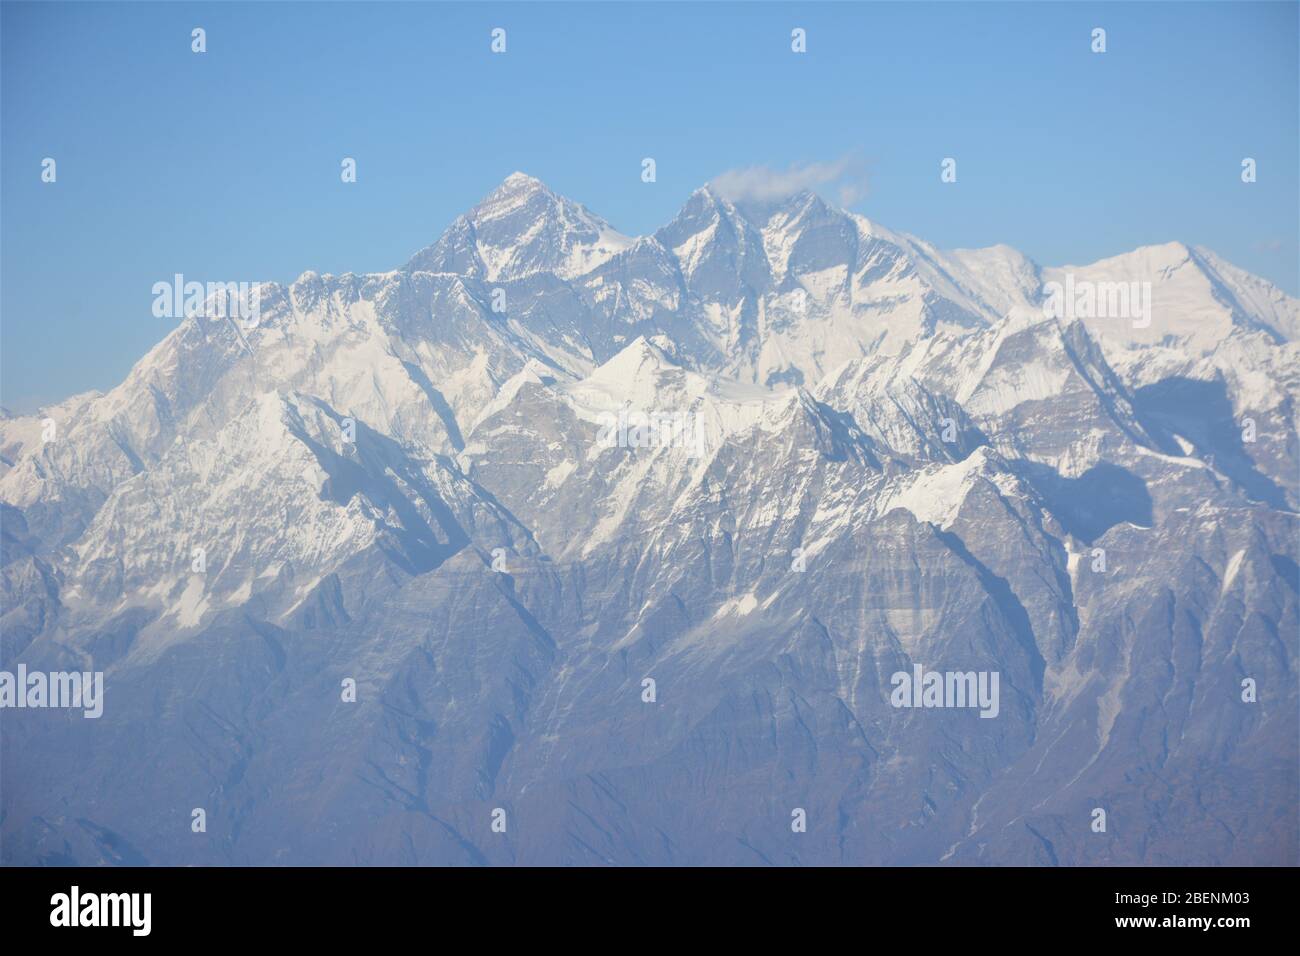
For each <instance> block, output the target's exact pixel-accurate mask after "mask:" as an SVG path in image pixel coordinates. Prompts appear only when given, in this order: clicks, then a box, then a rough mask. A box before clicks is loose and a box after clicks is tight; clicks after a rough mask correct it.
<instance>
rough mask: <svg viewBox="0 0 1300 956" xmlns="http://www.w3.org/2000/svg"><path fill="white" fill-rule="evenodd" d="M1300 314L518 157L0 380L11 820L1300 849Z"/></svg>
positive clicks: (433, 837) (365, 836) (82, 839)
mask: <svg viewBox="0 0 1300 956" xmlns="http://www.w3.org/2000/svg"><path fill="white" fill-rule="evenodd" d="M1053 296H1056V297H1057V299H1058V301H1057V302H1056V304H1055V305H1053V303H1052V301H1051V300H1052V297H1053ZM1062 302H1064V307H1059V306H1061V303H1062ZM1298 311H1300V304H1298V303H1297V300H1295V299H1293V298H1290V297H1288V296H1286V295H1284V294H1283V293H1281V292H1280V291H1279V290H1277V289H1276V288H1274V287H1272V286H1271V285H1269V284H1268V283H1266V282H1264V281H1263V280H1261V279H1258V278H1256V277H1253V276H1251V275H1249V274H1247V273H1245V272H1243V271H1242V270H1240V269H1237V268H1235V267H1233V266H1231V265H1229V264H1228V263H1225V262H1223V261H1222V260H1220V259H1219V258H1218V257H1216V256H1215V255H1214V254H1213V253H1211V252H1209V251H1208V250H1205V249H1189V248H1187V247H1184V246H1182V245H1179V244H1169V245H1165V246H1159V247H1150V248H1144V249H1139V250H1137V251H1135V252H1133V253H1129V254H1127V255H1124V256H1119V257H1116V258H1113V259H1108V260H1104V261H1103V262H1099V263H1095V264H1093V265H1089V266H1082V267H1068V266H1067V267H1063V268H1060V269H1045V268H1040V267H1039V266H1038V265H1036V264H1035V263H1033V262H1032V261H1030V260H1029V259H1027V258H1026V257H1024V256H1023V255H1021V254H1019V253H1017V252H1015V251H1014V250H1011V249H1007V248H1005V247H994V248H989V249H980V250H960V251H955V252H943V251H940V250H938V249H936V248H934V247H932V246H930V245H929V244H927V243H925V242H922V241H920V240H918V239H915V238H912V237H909V236H903V235H900V234H897V233H893V232H890V231H889V230H887V229H884V228H883V227H881V226H879V225H877V224H874V223H872V222H869V221H868V220H866V219H864V218H862V217H860V216H857V215H853V214H850V213H846V212H842V211H840V210H837V209H833V208H831V207H830V206H828V205H827V204H825V203H824V202H823V201H822V200H821V199H819V198H818V197H816V196H814V195H812V194H808V193H805V194H801V195H796V196H792V197H789V198H788V199H785V200H782V201H780V202H775V203H768V204H763V205H754V204H736V203H732V202H729V201H727V200H726V199H724V198H722V197H720V196H718V195H716V194H715V192H714V191H713V190H712V189H710V188H708V187H706V188H703V189H701V190H698V191H697V192H696V193H694V194H693V195H692V196H691V197H690V198H689V199H688V200H687V202H686V204H685V206H684V207H683V208H682V210H681V212H680V213H679V214H678V216H677V217H676V218H675V219H674V220H673V221H672V222H671V223H669V224H668V225H666V226H664V227H663V228H662V229H660V230H659V231H658V232H656V233H655V234H654V235H653V236H649V237H641V238H632V237H627V236H623V235H620V234H619V233H617V232H616V231H615V230H614V229H613V228H612V227H610V226H609V224H608V223H606V222H604V221H603V220H602V219H600V218H599V217H598V216H596V215H594V214H593V213H591V212H589V211H588V210H586V209H585V208H583V207H582V206H580V205H578V204H576V203H574V202H571V201H570V200H568V199H565V198H562V197H559V196H557V195H555V194H554V193H552V192H551V191H550V190H548V189H547V188H546V187H545V186H544V185H542V184H541V183H539V182H538V181H537V180H535V179H532V178H530V177H527V176H524V175H522V174H515V175H513V176H511V177H509V178H508V179H507V180H506V181H505V182H504V183H503V184H502V185H501V186H500V187H499V188H498V189H497V190H496V191H495V192H493V193H492V195H491V196H489V197H488V198H487V199H486V200H485V201H484V202H483V203H481V204H480V205H479V206H477V207H475V208H474V209H473V210H471V211H470V212H469V213H468V214H466V215H465V216H463V217H461V218H460V219H458V220H457V221H456V222H455V223H453V224H452V226H451V227H450V228H449V229H448V230H447V232H446V233H445V234H444V235H443V236H442V237H441V238H439V239H438V240H437V241H436V242H435V243H434V244H433V245H431V246H429V247H428V248H427V249H425V250H423V251H421V252H419V253H417V254H416V255H415V256H414V257H412V259H411V260H410V261H409V262H408V263H407V264H406V265H405V266H404V267H403V268H402V269H400V270H398V271H394V272H390V273H386V274H377V275H362V276H358V275H352V274H348V275H343V276H330V275H324V276H322V275H317V274H314V273H308V274H306V275H303V276H302V277H300V278H299V279H298V280H297V281H296V282H294V283H293V284H292V285H290V286H288V287H280V286H274V285H272V286H265V287H263V289H262V295H261V314H260V318H259V321H258V322H257V323H256V325H255V327H251V328H250V327H247V326H245V325H241V324H240V323H239V322H237V321H235V320H232V319H216V320H214V319H208V318H204V317H202V316H193V317H190V318H187V319H185V320H184V321H182V322H180V323H179V325H178V326H177V327H176V328H175V329H174V330H173V331H172V332H171V334H169V335H168V336H167V337H166V338H165V339H164V340H163V341H162V342H161V343H160V344H159V345H158V346H157V347H156V348H154V349H153V350H152V351H151V352H150V353H149V354H148V355H146V356H145V357H144V358H143V359H142V360H141V361H140V363H139V364H138V365H137V366H136V367H135V368H134V369H133V370H132V372H131V373H130V375H129V376H128V377H127V379H126V381H124V382H123V383H122V384H121V385H119V386H118V387H117V388H115V389H113V390H112V391H110V392H108V393H107V394H103V395H99V394H87V395H81V396H76V397H74V398H71V399H68V400H67V401H65V402H64V403H62V404H60V405H58V406H55V407H51V408H49V409H46V410H44V411H42V412H41V413H39V414H38V415H36V416H33V417H28V418H15V417H9V416H6V417H5V418H3V419H0V456H2V457H0V469H2V471H0V512H2V514H0V517H2V519H3V524H2V526H3V547H2V551H0V553H2V559H0V614H2V616H0V655H2V658H0V660H2V662H3V664H2V666H3V668H4V670H6V671H8V672H15V671H16V669H17V668H18V667H19V665H22V666H23V667H24V668H25V669H26V671H27V672H28V673H33V672H44V673H54V672H70V671H77V672H95V671H102V672H103V674H104V701H103V703H104V706H103V714H102V716H100V717H98V718H93V719H87V718H86V717H83V714H82V711H81V710H77V709H69V708H52V707H44V708H42V707H24V708H13V709H9V708H6V709H5V710H3V711H0V745H2V746H0V861H2V862H4V863H7V864H37V863H78V864H88V865H90V864H104V863H109V864H113V863H137V864H139V863H149V864H174V865H175V864H348V863H365V864H759V865H761V864H937V863H945V864H1063V865H1125V864H1246V865H1250V864H1283V863H1285V864H1295V863H1296V862H1297V846H1298V840H1300V825H1298V822H1297V806H1298V804H1300V752H1298V748H1300V734H1298V730H1300V716H1298V715H1300V700H1298V699H1297V661H1296V657H1297V649H1298V648H1297V643H1298V641H1297V638H1298V636H1300V618H1298V615H1297V607H1298V592H1300V565H1298V562H1300V553H1298V551H1300V547H1298V544H1297V542H1298V540H1300V528H1298V526H1297V510H1298V509H1300V481H1298V480H1297V479H1298V476H1300V447H1298V443H1297V433H1296V409H1297V405H1296V403H1297V398H1298V397H1300V345H1297V332H1298V331H1300V328H1298V323H1300V318H1298ZM918 668H919V670H918ZM925 672H937V673H938V674H939V675H940V678H941V682H942V680H943V679H944V678H943V675H952V674H957V675H965V674H970V675H971V676H972V679H973V680H974V679H975V677H976V675H981V676H980V678H979V679H984V678H989V679H993V677H994V676H995V678H996V680H995V683H993V684H992V685H991V686H993V687H996V688H997V696H996V706H985V707H983V708H982V709H981V708H980V707H976V706H973V704H974V701H972V700H966V701H965V704H964V705H962V704H960V703H956V702H955V699H954V697H953V695H952V693H951V692H950V691H951V687H952V684H951V682H949V684H947V685H944V686H945V688H946V690H945V689H942V688H941V691H940V693H939V694H937V695H936V697H935V698H934V699H933V700H927V697H926V695H925V694H923V693H922V688H921V686H920V685H921V678H920V675H921V674H924V673H925ZM898 675H903V677H907V678H909V679H911V678H913V677H916V679H917V684H918V687H917V688H916V691H915V695H913V694H912V692H910V691H908V692H906V693H905V692H904V690H905V689H904V690H900V689H899V679H898ZM981 686H985V688H986V689H987V687H988V686H989V685H987V684H986V685H981ZM350 687H351V688H354V690H350V689H349V688H350ZM971 687H972V689H973V688H974V687H975V684H974V683H972V685H971ZM989 703H991V702H990V701H988V700H985V704H989ZM940 704H942V705H943V706H939V705H940ZM196 810H202V811H203V813H202V824H203V825H202V827H201V828H200V827H199V824H198V823H197V822H196V820H197V816H196V814H195V811H196Z"/></svg>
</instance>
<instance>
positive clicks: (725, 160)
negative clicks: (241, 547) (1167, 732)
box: [0, 3, 1300, 411]
mask: <svg viewBox="0 0 1300 956" xmlns="http://www.w3.org/2000/svg"><path fill="white" fill-rule="evenodd" d="M196 26H201V27H203V28H204V29H205V30H206V31H207V44H208V51H207V52H206V53H204V54H201V55H200V54H194V53H192V52H191V50H190V43H191V40H190V31H191V30H192V29H193V28H194V27H196ZM498 26H500V27H504V28H505V29H506V30H507V52H506V54H504V55H493V54H492V53H491V52H490V50H489V43H490V37H489V33H490V31H491V29H492V28H493V27H498ZM794 27H802V28H804V29H805V30H806V31H807V37H808V52H807V53H806V54H803V55H797V54H794V53H792V52H791V50H790V31H791V29H792V28H794ZM1094 27H1104V28H1105V29H1106V31H1107V52H1106V53H1104V54H1094V53H1092V52H1091V50H1090V42H1091V38H1090V33H1091V31H1092V29H1093V28H1094ZM1297 29H1298V24H1297V5H1296V4H1294V3H1289V4H1266V3H1245V4H1242V3H1231V4H1213V3H1158V4H1140V3H1126V4H1064V3H1063V4H1029V3H1008V4H1002V3H921V4H892V3H868V4H825V5H818V4H784V3H768V4H762V5H758V6H746V5H732V4H708V5H699V4H690V5H687V4H653V5H648V4H647V5H643V4H635V3H629V4H601V5H598V4H593V3H584V4H558V3H530V4H520V5H512V4H487V3H484V4H473V5H452V4H436V5H425V4H409V3H400V4H383V3H326V4H306V3H283V4H270V3H257V4H217V5H212V4H153V3H141V4H117V3H103V4H89V5H78V4H50V3H41V4H34V5H24V4H16V3H4V4H3V8H2V13H0V46H2V48H0V54H2V55H0V71H2V77H0V78H2V79H3V93H2V99H0V108H2V111H3V139H2V143H0V160H2V169H0V215H2V217H3V223H2V228H0V241H2V243H3V246H2V248H0V253H2V255H0V266H2V267H3V275H2V277H0V278H2V285H0V309H2V317H0V322H2V325H0V376H2V378H0V402H3V403H4V404H5V405H7V406H8V407H10V408H11V409H15V410H24V411H27V410H31V409H32V408H33V407H34V406H35V405H36V404H37V403H39V402H41V401H48V400H54V399H58V398H61V397H63V396H65V395H68V394H71V393H73V392H76V391H82V390H84V389H87V388H100V389H105V388H109V387H111V386H113V385H115V384H117V383H118V382H119V381H120V380H121V379H122V378H123V377H124V376H125V374H126V372H127V371H128V370H129V368H130V367H131V365H132V364H133V363H134V362H135V361H136V360H137V359H138V358H139V357H140V356H141V355H143V354H144V352H145V351H146V350H147V349H148V348H149V347H150V346H152V345H153V344H154V343H155V342H157V341H158V340H159V339H161V338H162V337H163V335H165V334H166V333H167V331H168V330H169V329H170V328H171V326H172V324H173V320H166V319H157V318H154V317H153V315H152V313H151V304H152V301H153V296H152V293H151V287H152V286H153V284H154V283H155V282H157V281H160V280H170V278H171V276H172V275H173V274H174V273H176V272H181V273H184V275H185V276H186V278H188V279H198V280H201V281H208V280H213V281H239V280H265V279H271V280H278V281H286V282H287V281H290V280H292V279H294V278H295V277H296V276H298V275H299V274H301V273H302V272H304V271H306V270H308V269H313V270H316V271H318V272H335V273H341V272H347V271H353V272H367V271H386V270H388V269H392V268H394V267H396V266H398V265H400V264H401V263H402V262H403V261H405V260H406V259H407V257H408V256H409V255H410V254H411V253H413V252H414V251H415V250H417V249H419V248H421V247H423V246H425V245H427V244H429V243H430V242H432V241H433V240H434V239H436V238H437V236H438V235H439V234H440V233H441V232H442V230H443V229H444V228H445V227H446V226H447V225H448V224H449V223H450V222H451V220H452V219H454V218H455V217H456V216H457V215H458V214H459V213H461V212H463V211H465V210H466V209H467V208H468V207H470V206H472V205H473V204H474V203H475V202H477V201H478V200H479V199H481V198H482V197H483V196H484V195H485V194H486V193H488V192H489V191H491V189H492V188H493V187H494V186H495V185H496V184H497V183H498V182H499V181H500V180H501V179H503V178H504V177H505V176H506V175H508V174H509V173H510V172H512V171H514V170H516V169H518V170H523V171H525V172H528V173H531V174H532V175H535V176H538V177H540V178H541V179H543V180H544V181H545V182H546V183H547V184H549V185H550V186H551V187H552V188H554V189H555V190H557V191H558V192H561V193H564V194H565V195H568V196H570V197H571V198H573V199H576V200H578V201H580V202H582V203H583V204H585V205H586V206H588V207H589V208H590V209H592V210H593V211H594V212H596V213H598V214H600V215H602V216H604V217H605V218H606V219H608V220H609V221H610V222H611V223H612V224H613V225H614V226H615V227H616V228H618V229H620V230H621V231H623V232H626V233H633V234H638V233H647V232H651V231H653V230H654V229H655V228H656V227H658V226H659V225H662V224H663V223H665V222H667V221H668V220H669V219H670V218H671V217H672V216H673V214H674V213H675V212H676V210H677V209H678V208H679V207H680V205H681V204H682V203H683V202H684V201H685V200H686V198H687V196H688V195H689V194H690V192H691V191H692V190H693V189H694V188H696V187H697V186H700V185H702V184H703V183H705V182H707V181H709V180H712V179H714V178H716V177H719V176H724V182H727V183H730V184H732V185H733V186H734V187H740V188H765V187H767V186H771V185H772V184H776V185H782V184H787V183H803V182H805V181H813V182H821V181H823V180H826V182H825V185H824V187H823V189H822V192H823V195H825V196H826V198H827V199H829V200H832V201H840V200H841V199H846V200H848V201H849V203H850V208H852V209H854V210H855V211H857V212H861V213H863V214H864V215H866V216H868V217H870V218H872V219H875V220H877V221H879V222H881V223H883V224H885V225H887V226H890V227H891V228H894V229H900V230H903V231H906V232H911V233H914V234H916V235H919V236H921V237H923V238H925V239H927V240H929V241H931V242H934V243H935V244H937V245H939V246H941V247H945V248H950V247H962V246H980V245H991V244H993V243H1006V244H1009V245H1012V246H1015V247H1017V248H1019V249H1021V250H1023V251H1024V252H1026V253H1027V254H1029V255H1030V256H1032V257H1033V258H1034V259H1036V260H1037V261H1039V262H1040V263H1043V264H1047V265H1060V264H1066V263H1082V262H1087V261H1092V260H1095V259H1097V258H1101V257H1103V256H1106V255H1111V254H1116V253H1119V252H1124V251H1127V250H1129V249H1132V248H1134V247H1136V246H1139V245H1144V244H1149V243H1159V242H1165V241H1169V240H1171V239H1180V240H1182V241H1185V242H1187V243H1190V244H1202V245H1206V246H1209V247H1210V248H1212V249H1214V250H1215V251H1217V252H1218V253H1220V254H1221V255H1223V256H1224V257H1225V258H1227V259H1228V260H1229V261H1231V262H1234V263H1236V264H1238V265H1240V266H1243V267H1245V268H1247V269H1249V270H1251V271H1253V272H1256V273H1258V274H1260V275H1263V276H1265V277H1267V278H1268V279H1270V280H1272V281H1274V282H1276V283H1277V284H1278V285H1280V286H1281V287H1282V288H1283V289H1285V290H1286V291H1287V292H1289V293H1291V294H1296V293H1297V291H1300V276H1298V275H1297V269H1298V266H1297V261H1298V256H1300V250H1297V217H1298V216H1300V212H1298V210H1300V194H1298V192H1297V177H1298V175H1300V173H1298V170H1300V149H1298V146H1297V138H1298V136H1300V133H1298V132H1297V129H1298V122H1300V121H1298V119H1297V117H1298V116H1300V105H1298V103H1297V90H1298V89H1300V76H1298V75H1297V57H1298V54H1297ZM345 156H350V157H354V158H355V159H356V160H357V166H358V182H357V183H356V184H351V185H348V184H344V183H342V182H341V181H340V176H339V172H340V166H339V164H340V161H341V160H342V159H343V157H345ZM1247 156H1249V157H1253V158H1254V159H1256V161H1257V163H1258V182H1256V183H1254V184H1251V185H1245V184H1243V183H1242V182H1241V178H1240V169H1241V160H1242V158H1243V157H1247ZM44 157H53V158H54V159H56V161H57V163H58V167H57V169H58V181H57V182H56V183H54V184H45V183H42V182H41V178H40V174H41V161H42V159H43V158H44ZM644 157H653V158H654V159H655V160H656V163H657V168H658V181H657V182H655V183H653V184H646V183H643V182H642V181H641V177H640V172H641V160H642V159H643V158H644ZM945 157H954V158H956V160H957V163H958V166H957V169H958V181H957V183H955V184H943V183H941V182H940V178H939V165H940V162H941V160H942V159H943V158H945ZM753 167H759V168H758V169H754V168H753ZM764 167H766V168H767V169H770V170H774V171H776V172H777V173H780V174H782V175H781V176H777V175H776V174H775V173H769V172H764V171H763V169H762V168H764ZM792 167H794V173H793V175H791V168H792ZM737 170H741V171H742V172H735V171H737ZM729 171H732V172H731V173H730V174H729Z"/></svg>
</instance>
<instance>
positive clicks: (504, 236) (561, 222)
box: [406, 172, 633, 282]
mask: <svg viewBox="0 0 1300 956" xmlns="http://www.w3.org/2000/svg"><path fill="white" fill-rule="evenodd" d="M632 243H633V239H631V238H629V237H628V236H625V235H623V234H622V233H620V232H618V231H617V230H615V229H614V228H613V227H612V226H610V224H609V223H607V222H606V221H605V220H604V219H601V218H600V217H599V216H597V215H595V214H594V213H592V212H591V211H590V210H588V209H587V208H586V207H585V206H582V205H581V204H579V203H576V202H573V201H572V200H570V199H566V198H565V197H563V196H560V195H558V194H557V193H555V192H553V191H552V190H551V189H549V188H548V187H547V186H546V185H545V184H544V183H543V182H542V181H541V180H539V179H536V178H535V177H533V176H529V175H527V174H526V173H520V172H515V173H511V174H510V175H509V176H507V177H506V178H505V180H504V181H503V182H502V183H501V185H500V186H498V187H497V188H496V189H494V190H493V191H492V192H491V193H489V194H488V196H487V197H486V198H485V199H484V200H483V201H482V202H480V203H479V204H478V205H476V206H475V207H474V208H473V209H471V210H470V211H469V212H468V213H466V214H465V215H463V216H461V217H460V218H459V219H457V220H456V221H455V222H454V223H452V224H451V226H450V227H449V228H448V230H447V231H446V233H444V234H443V236H442V238H440V239H439V240H438V241H437V242H436V243H434V244H433V245H432V246H429V247H428V248H427V249H424V250H422V251H420V252H418V253H416V255H415V256H413V257H412V258H411V260H410V261H409V262H408V263H407V264H406V270H407V271H409V272H421V271H423V272H455V273H459V274H462V275H472V276H476V277H479V278H482V279H485V280H487V281H489V282H498V281H503V282H504V281H511V280H514V279H520V278H524V277H525V276H529V275H533V274H536V273H550V274H552V275H554V276H556V277H558V278H560V279H572V278H576V277H577V276H580V275H585V274H586V273H588V272H590V271H592V270H593V269H595V268H596V267H598V266H600V265H601V264H602V263H604V262H606V261H608V260H609V259H611V258H613V257H614V256H616V255H617V254H618V253H620V252H622V251H623V250H624V249H627V248H628V247H629V246H631V245H632Z"/></svg>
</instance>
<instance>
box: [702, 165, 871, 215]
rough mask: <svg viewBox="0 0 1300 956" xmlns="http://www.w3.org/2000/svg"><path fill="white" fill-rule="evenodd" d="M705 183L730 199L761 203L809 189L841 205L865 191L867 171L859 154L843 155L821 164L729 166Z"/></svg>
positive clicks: (860, 196) (859, 196) (858, 196)
mask: <svg viewBox="0 0 1300 956" xmlns="http://www.w3.org/2000/svg"><path fill="white" fill-rule="evenodd" d="M709 185H710V186H712V187H713V189H714V191H716V192H717V193H718V195H720V196H722V197H724V198H726V199H730V200H731V201H732V202H743V201H745V200H751V201H759V202H764V201H767V200H772V199H781V198H784V197H785V196H789V195H792V194H794V193H797V192H800V191H801V190H804V189H811V190H814V191H816V192H820V193H822V194H823V195H827V196H828V197H829V198H833V199H836V200H838V202H839V203H840V205H842V206H850V205H852V204H853V203H855V202H857V201H858V200H860V199H862V198H863V197H864V196H866V194H867V171H866V165H865V164H864V163H863V162H862V160H861V159H860V158H859V157H856V156H845V157H843V158H842V159H837V160H833V161H831V162H825V163H795V164H793V165H791V166H789V167H787V168H786V169H773V168H772V167H770V166H746V167H744V168H742V169H729V170H727V171H726V172H725V173H723V174H722V175H720V176H716V177H714V179H713V180H712V182H710V183H709Z"/></svg>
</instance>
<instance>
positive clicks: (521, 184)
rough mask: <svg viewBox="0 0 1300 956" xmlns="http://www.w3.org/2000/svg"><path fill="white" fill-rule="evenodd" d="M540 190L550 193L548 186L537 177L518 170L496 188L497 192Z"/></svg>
mask: <svg viewBox="0 0 1300 956" xmlns="http://www.w3.org/2000/svg"><path fill="white" fill-rule="evenodd" d="M538 189H540V190H545V191H546V192H550V190H549V189H547V188H546V184H545V183H544V182H542V181H541V180H540V179H538V178H537V177H536V176H529V175H528V174H527V173H521V172H519V171H518V170H516V171H515V172H513V173H511V174H510V175H509V176H507V177H506V178H505V179H503V180H502V181H501V185H500V186H498V187H497V188H496V192H512V193H514V192H523V191H527V192H532V191H534V190H538Z"/></svg>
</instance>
